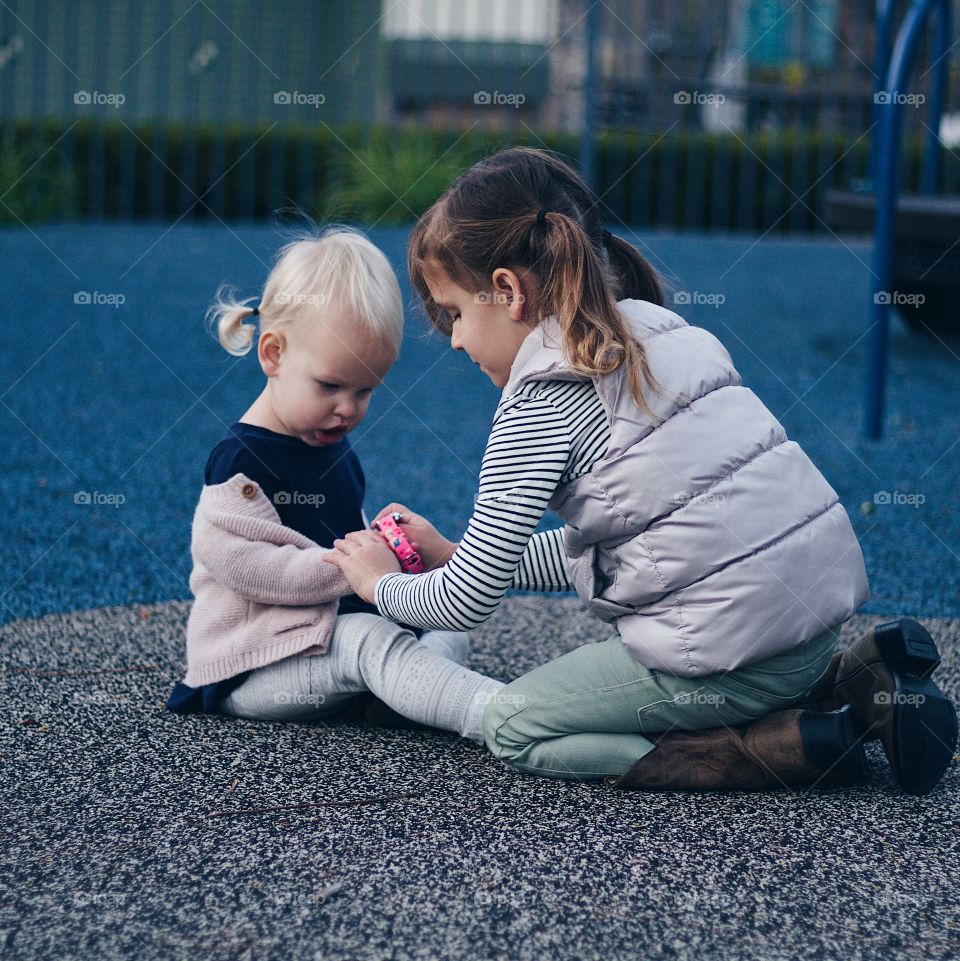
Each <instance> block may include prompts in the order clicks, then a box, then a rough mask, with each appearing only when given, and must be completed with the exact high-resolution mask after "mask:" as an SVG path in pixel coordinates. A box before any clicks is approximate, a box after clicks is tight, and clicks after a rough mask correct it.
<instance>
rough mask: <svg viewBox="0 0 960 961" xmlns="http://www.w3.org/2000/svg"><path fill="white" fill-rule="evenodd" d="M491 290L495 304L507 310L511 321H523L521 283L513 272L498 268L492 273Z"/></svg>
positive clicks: (523, 299)
mask: <svg viewBox="0 0 960 961" xmlns="http://www.w3.org/2000/svg"><path fill="white" fill-rule="evenodd" d="M492 279H493V290H494V293H495V294H496V297H497V303H499V304H502V305H503V306H505V307H506V308H507V311H508V312H509V314H510V317H511V319H512V320H516V321H520V320H523V314H524V310H523V308H524V302H525V298H524V295H523V281H521V279H520V277H519V276H518V275H517V273H516V272H515V271H513V270H510V269H509V268H507V267H498V268H497V269H496V270H495V271H494V272H493V278H492Z"/></svg>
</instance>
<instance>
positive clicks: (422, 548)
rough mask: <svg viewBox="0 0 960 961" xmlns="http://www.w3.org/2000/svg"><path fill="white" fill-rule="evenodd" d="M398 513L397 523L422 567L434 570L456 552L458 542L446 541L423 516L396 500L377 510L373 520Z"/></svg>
mask: <svg viewBox="0 0 960 961" xmlns="http://www.w3.org/2000/svg"><path fill="white" fill-rule="evenodd" d="M394 513H396V514H399V515H400V520H399V521H398V522H397V523H399V525H400V527H401V529H402V530H403V533H404V534H406V535H407V538H408V539H409V541H410V543H411V544H412V545H413V547H414V550H416V551H417V552H418V553H419V554H420V558H421V560H422V561H423V569H424V570H426V571H434V570H436V569H437V568H438V567H443V565H444V564H446V563H447V561H448V560H450V558H451V557H452V556H453V555H454V554H455V553H456V550H457V547H459V546H460V545H459V544H455V543H454V542H453V541H448V540H447V539H446V538H445V537H444V536H443V534H441V533H440V532H439V531H438V530H437V529H436V528H435V527H434V526H433V524H431V523H430V521H428V520H427V519H426V518H425V517H422V516H421V515H420V514H414V512H413V511H412V510H410V508H409V507H407V506H405V505H404V504H398V503H396V502H394V503H392V504H387V506H386V507H383V508H381V509H380V510H379V511H377V516H376V517H374V521H378V520H380V518H381V517H383V516H384V515H388V514H394Z"/></svg>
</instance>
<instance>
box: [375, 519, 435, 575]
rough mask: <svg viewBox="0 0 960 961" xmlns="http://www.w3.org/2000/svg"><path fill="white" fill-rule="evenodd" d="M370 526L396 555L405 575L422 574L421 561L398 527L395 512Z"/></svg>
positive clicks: (401, 529)
mask: <svg viewBox="0 0 960 961" xmlns="http://www.w3.org/2000/svg"><path fill="white" fill-rule="evenodd" d="M370 526H371V527H372V528H373V529H374V530H376V531H379V532H380V534H381V535H382V536H383V539H384V540H385V541H386V542H387V546H388V547H389V548H390V550H392V551H393V553H394V554H396V555H397V559H398V560H399V561H400V566H401V567H402V568H403V570H404V571H406V573H407V574H420V573H422V572H423V560H422V559H421V558H420V555H419V554H418V553H417V552H416V551H415V550H414V549H413V545H412V544H411V543H410V541H409V540H408V539H407V535H406V534H404V532H403V528H402V527H400V514H398V513H396V512H395V513H393V514H390V515H388V516H385V517H381V518H380V520H378V521H374V522H373V524H371V525H370Z"/></svg>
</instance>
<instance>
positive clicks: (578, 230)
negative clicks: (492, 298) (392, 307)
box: [407, 147, 664, 419]
mask: <svg viewBox="0 0 960 961" xmlns="http://www.w3.org/2000/svg"><path fill="white" fill-rule="evenodd" d="M598 207H599V201H598V200H597V198H596V196H595V195H594V194H593V192H592V191H591V190H590V188H589V187H588V186H587V184H586V183H585V182H584V181H583V179H582V178H581V177H580V176H579V175H578V174H577V173H576V172H575V171H574V170H572V169H571V168H570V167H569V166H568V165H567V164H566V163H565V162H564V161H563V160H561V159H560V158H559V157H556V156H554V155H553V154H552V153H550V152H549V151H546V150H539V149H535V148H532V147H511V148H509V149H507V150H501V151H499V152H498V153H495V154H493V155H492V156H490V157H487V158H486V159H484V160H481V161H480V162H479V163H477V164H475V165H474V166H473V167H471V168H470V169H469V170H467V171H465V172H464V173H462V174H461V175H460V176H459V177H458V178H457V179H456V180H455V181H454V182H453V183H452V184H451V186H450V188H449V189H448V190H447V191H446V193H444V194H443V196H442V197H440V199H439V200H437V201H436V203H434V204H433V206H432V207H430V209H429V210H427V211H426V213H424V214H423V216H422V217H421V218H420V219H419V220H418V221H417V224H416V226H415V227H414V229H413V233H412V234H411V236H410V244H409V250H408V263H407V266H408V270H409V272H410V279H411V281H412V282H413V285H414V286H415V287H416V289H417V291H418V292H419V294H420V296H421V298H422V299H423V304H424V308H425V310H426V312H427V316H428V317H429V319H430V322H431V324H432V325H433V326H434V327H435V328H436V329H437V330H439V331H440V332H442V333H444V334H446V335H449V333H450V326H451V325H450V320H449V317H448V316H447V312H446V311H445V310H444V309H443V308H441V307H439V306H438V305H437V304H436V303H435V302H434V301H433V299H432V297H431V296H430V290H429V288H428V286H427V283H426V279H427V277H429V276H431V274H432V273H433V272H434V271H435V270H436V267H437V265H439V266H440V267H442V268H443V270H444V272H445V273H446V274H447V276H448V277H449V278H450V279H451V280H452V281H453V282H454V283H456V284H457V285H458V286H460V287H463V288H464V289H465V290H468V291H470V292H472V293H478V292H480V291H482V290H486V289H487V288H489V286H490V284H491V276H492V274H493V272H494V270H496V269H497V268H498V267H509V268H510V269H516V268H518V267H522V268H526V269H527V270H528V271H529V272H530V273H531V274H532V276H533V278H534V282H533V289H532V290H531V291H530V293H529V294H526V295H525V296H526V298H527V299H526V304H525V310H530V311H532V314H533V316H534V317H535V318H536V320H537V322H538V323H539V322H540V321H542V320H544V319H545V318H546V317H549V316H551V315H553V316H556V318H557V322H558V323H559V325H560V330H561V332H562V336H563V345H562V346H563V351H564V355H565V358H566V361H567V363H568V364H569V365H570V367H571V369H572V370H575V371H576V372H578V373H582V374H586V375H588V376H591V377H596V376H600V375H602V374H608V373H611V372H612V371H614V370H617V369H618V368H619V367H620V366H621V365H622V364H627V365H628V366H627V371H628V376H629V383H630V391H631V393H632V394H633V397H634V400H635V401H636V402H637V405H638V406H639V407H640V409H641V410H642V411H643V412H644V413H645V414H647V415H648V416H651V417H654V419H657V418H656V417H655V415H654V414H653V412H652V411H651V409H650V407H649V405H648V404H647V402H646V400H645V398H644V387H645V386H646V385H649V386H651V387H653V388H654V389H658V388H659V385H658V384H657V382H656V380H655V379H654V377H653V375H652V374H651V372H650V368H649V365H648V362H647V355H646V352H645V351H644V348H643V345H642V344H641V343H639V342H638V341H636V340H635V339H634V338H633V336H632V335H631V332H630V329H629V327H628V325H627V323H626V321H625V320H624V318H623V316H622V315H621V314H620V311H619V310H618V309H617V305H616V302H617V301H618V300H624V299H636V300H646V301H649V302H650V303H652V304H657V305H658V306H661V307H662V306H663V305H664V301H663V288H662V286H661V283H660V278H659V277H658V275H657V272H656V271H655V270H654V268H653V267H652V266H651V265H650V263H649V262H648V261H647V260H646V258H644V257H643V255H642V254H641V253H640V251H638V250H637V249H636V248H635V247H633V246H632V245H631V244H628V243H627V242H626V241H624V240H621V239H620V238H618V237H614V236H613V235H612V234H610V233H609V232H608V231H606V230H604V228H603V225H602V223H601V222H600V214H599V210H598ZM541 209H545V210H546V211H548V212H547V213H546V214H545V215H544V216H543V217H542V218H541V217H538V213H539V211H540V210H541Z"/></svg>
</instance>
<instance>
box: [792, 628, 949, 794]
mask: <svg viewBox="0 0 960 961" xmlns="http://www.w3.org/2000/svg"><path fill="white" fill-rule="evenodd" d="M939 663H940V654H939V652H938V651H937V646H936V644H935V643H934V641H933V638H932V637H931V636H930V634H929V633H928V632H927V630H926V629H925V628H924V627H923V626H922V625H921V624H919V623H917V621H915V620H913V618H910V617H901V618H897V619H896V620H893V621H886V622H885V623H883V624H878V625H877V626H876V627H874V628H873V630H871V631H868V632H867V633H866V634H864V635H863V636H862V637H860V638H858V639H857V640H856V641H854V643H853V644H851V645H850V647H849V648H847V650H845V651H837V652H836V653H835V654H834V655H833V657H832V658H831V660H830V664H829V666H828V668H827V670H826V671H825V672H824V674H823V676H822V677H821V678H820V679H819V680H818V681H817V683H816V684H815V685H814V686H813V687H812V688H811V689H810V691H809V692H808V694H807V698H806V699H805V700H804V701H801V702H800V703H798V704H794V705H793V707H795V708H801V709H806V710H815V711H832V710H835V709H836V708H838V707H840V706H841V705H843V704H849V705H850V706H851V708H852V709H853V722H854V725H855V728H856V731H857V733H858V735H859V736H860V737H861V738H862V739H863V740H864V741H875V740H880V741H882V742H883V749H884V751H885V753H886V755H887V760H888V761H889V762H890V767H891V768H892V769H893V773H894V776H895V777H896V779H897V782H898V783H899V784H900V786H901V787H902V788H903V789H904V790H905V791H908V792H909V793H911V794H926V793H928V792H929V791H931V790H933V788H934V787H935V786H936V784H937V782H938V781H939V780H940V778H941V777H943V774H944V772H945V771H946V769H947V767H948V766H949V764H950V761H951V759H952V758H953V752H954V748H955V745H956V742H957V713H956V710H955V708H954V706H953V704H952V703H951V702H950V700H949V698H947V696H946V695H945V694H944V693H943V691H941V690H940V688H938V687H937V686H936V684H934V683H933V681H932V680H931V679H930V675H931V674H932V673H933V671H934V670H935V669H936V667H937V665H938V664H939Z"/></svg>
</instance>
